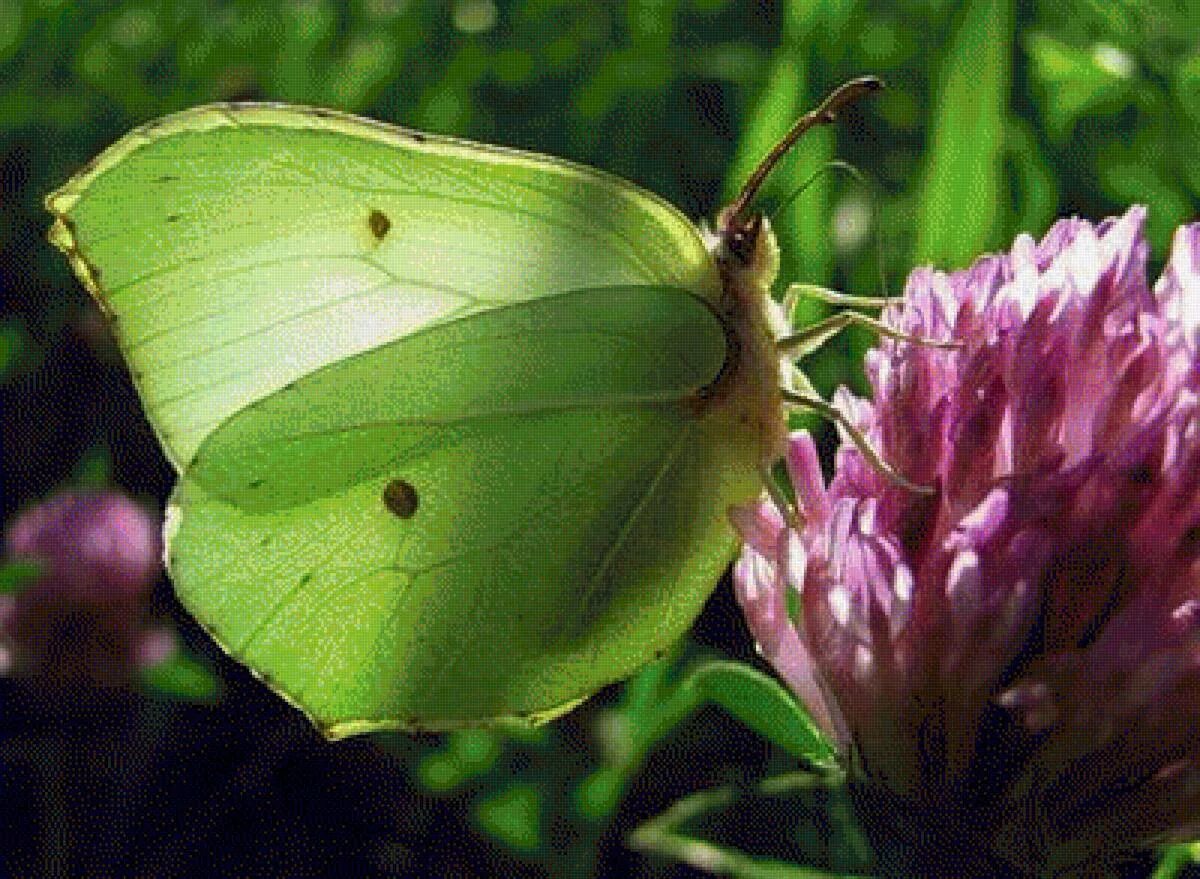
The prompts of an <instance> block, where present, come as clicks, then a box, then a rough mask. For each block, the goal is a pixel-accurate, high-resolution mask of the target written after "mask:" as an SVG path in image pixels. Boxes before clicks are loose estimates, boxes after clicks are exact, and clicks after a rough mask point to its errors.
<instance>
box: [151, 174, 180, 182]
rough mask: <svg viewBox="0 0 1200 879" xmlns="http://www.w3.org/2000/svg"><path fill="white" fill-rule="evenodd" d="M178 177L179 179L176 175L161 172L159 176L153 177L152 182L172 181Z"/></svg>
mask: <svg viewBox="0 0 1200 879" xmlns="http://www.w3.org/2000/svg"><path fill="white" fill-rule="evenodd" d="M178 179H179V177H178V175H175V174H163V175H162V176H161V177H156V178H154V182H155V183H174V182H175V181H176V180H178Z"/></svg>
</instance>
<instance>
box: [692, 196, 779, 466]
mask: <svg viewBox="0 0 1200 879" xmlns="http://www.w3.org/2000/svg"><path fill="white" fill-rule="evenodd" d="M704 237H705V244H706V245H707V247H708V250H709V253H710V254H711V255H712V258H713V261H714V262H715V263H716V265H717V269H718V271H719V272H720V276H721V287H722V296H721V302H720V306H719V310H720V312H721V319H722V321H723V322H724V324H725V330H726V333H727V335H728V338H729V351H730V353H729V359H728V362H727V364H726V368H725V370H724V371H723V372H722V374H721V378H720V379H719V380H718V382H717V383H716V384H715V385H714V386H713V387H712V389H711V394H710V395H709V396H708V405H710V406H714V407H721V408H725V407H728V408H729V409H730V410H731V411H732V413H733V415H734V416H735V417H736V418H737V419H738V421H739V422H740V423H742V424H747V425H750V426H751V428H752V429H753V430H754V431H755V432H757V433H758V435H759V437H760V440H761V444H762V453H763V460H765V461H774V460H776V459H778V458H779V457H780V456H781V455H782V454H783V450H784V448H785V446H786V442H787V416H786V415H785V412H784V408H783V400H782V397H781V395H780V387H781V386H786V385H787V384H788V382H789V377H790V375H791V371H792V365H791V363H790V362H789V361H788V360H787V358H781V357H780V355H779V352H778V351H777V349H776V346H775V340H776V339H778V338H780V337H781V336H784V335H786V334H787V333H788V331H789V324H788V321H787V317H786V315H784V313H783V309H782V308H781V307H780V306H779V304H778V303H777V302H776V301H775V300H774V299H773V298H772V297H771V285H772V284H773V283H774V281H775V277H776V275H777V274H778V273H779V245H778V244H777V243H776V241H775V234H774V233H773V232H772V231H771V226H770V223H769V222H768V221H767V219H766V218H765V217H763V216H761V215H755V216H753V217H751V218H750V219H748V220H747V221H746V222H744V223H741V224H739V225H738V226H737V228H731V227H730V226H729V225H728V223H727V220H726V218H725V217H721V218H719V219H718V227H717V230H716V231H715V232H706V233H705V236H704Z"/></svg>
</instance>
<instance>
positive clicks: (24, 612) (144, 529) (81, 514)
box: [0, 492, 173, 685]
mask: <svg viewBox="0 0 1200 879" xmlns="http://www.w3.org/2000/svg"><path fill="white" fill-rule="evenodd" d="M8 553H9V556H10V557H12V558H14V559H26V560H33V561H37V562H40V563H41V564H42V566H43V571H42V573H41V576H39V577H38V579H37V580H36V581H35V582H34V583H32V584H31V585H29V586H28V587H26V588H25V589H23V590H22V591H21V592H19V593H18V594H16V595H6V596H0V659H3V665H4V666H7V667H9V668H11V670H12V671H14V672H16V673H18V674H22V675H37V676H38V677H39V679H41V680H43V681H48V682H53V683H56V684H66V683H77V682H86V683H91V684H102V685H113V684H120V683H124V682H125V681H127V680H128V679H129V677H130V675H131V674H132V673H133V672H134V671H135V670H136V669H137V668H138V667H139V666H142V665H147V664H150V663H152V662H154V661H155V660H159V659H162V658H163V657H164V655H166V654H169V653H170V652H171V650H170V649H168V647H167V645H166V642H165V640H164V638H169V639H171V641H172V643H173V635H169V633H167V632H166V630H160V629H151V628H148V626H147V613H148V610H149V602H150V597H151V592H152V590H153V587H154V583H155V581H156V580H157V579H158V575H159V572H160V570H161V560H160V559H161V549H160V542H159V523H158V522H157V521H155V519H154V518H153V517H152V516H150V515H149V514H148V513H147V512H146V511H145V510H143V509H142V508H141V507H140V506H138V505H137V504H135V503H134V502H133V501H131V500H129V499H128V498H127V497H125V496H124V495H122V494H119V493H116V492H100V493H79V494H76V493H68V494H62V495H59V496H57V497H55V498H52V499H51V500H49V501H46V502H45V503H43V504H40V505H38V506H35V507H33V508H31V509H29V510H26V511H25V512H24V513H23V514H22V515H21V516H19V517H18V518H17V520H16V521H15V522H14V523H13V525H12V528H11V529H10V530H9V533H8Z"/></svg>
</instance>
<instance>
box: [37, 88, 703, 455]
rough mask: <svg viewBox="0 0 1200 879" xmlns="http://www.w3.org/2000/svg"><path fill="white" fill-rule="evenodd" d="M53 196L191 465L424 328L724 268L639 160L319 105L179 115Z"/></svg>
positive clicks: (83, 265)
mask: <svg viewBox="0 0 1200 879" xmlns="http://www.w3.org/2000/svg"><path fill="white" fill-rule="evenodd" d="M46 203H47V207H48V208H49V210H50V211H51V212H52V213H53V214H54V215H55V217H56V221H55V224H54V226H53V228H52V230H51V240H52V241H53V242H54V243H55V244H56V245H57V246H58V247H60V248H61V249H63V250H64V251H65V252H66V253H67V254H68V256H69V257H70V259H71V261H72V264H73V265H74V267H75V269H76V272H77V274H78V275H79V276H80V278H81V279H82V280H83V281H84V283H85V284H86V286H87V287H88V289H89V290H90V292H91V293H92V294H93V296H94V297H95V298H96V300H97V301H98V302H99V303H100V306H101V307H102V308H103V309H104V311H105V313H106V314H107V315H108V316H109V318H110V320H111V323H112V326H113V329H114V332H115V333H116V336H117V339H118V342H119V344H120V346H121V349H122V351H123V353H124V355H125V358H126V360H127V362H128V363H129V367H130V372H131V374H132V376H133V379H134V382H135V383H136V384H137V386H138V389H139V391H140V393H141V397H142V400H143V403H144V404H145V408H146V412H147V414H148V416H149V418H150V420H151V422H152V423H153V425H154V427H155V428H156V430H157V431H158V435H159V438H160V439H161V440H162V443H163V446H164V448H165V449H166V451H167V454H168V457H170V458H171V460H172V461H173V462H174V463H175V464H176V466H177V468H178V469H181V470H182V469H183V468H185V467H186V465H187V463H188V462H189V461H190V460H191V456H192V455H193V454H194V453H195V450H196V449H197V448H198V447H199V445H200V442H201V441H202V440H203V439H204V437H205V436H207V435H208V433H210V432H211V431H212V430H213V429H214V428H215V427H216V426H217V425H219V424H220V423H221V422H222V421H223V420H225V419H226V418H228V417H229V416H230V415H232V414H233V413H234V412H237V411H238V410H239V409H241V408H243V407H244V406H246V405H248V404H249V403H252V402H254V401H255V400H257V399H260V398H262V397H264V396H266V395H267V394H269V393H271V392H273V391H276V390H278V389H279V388H281V387H283V386H284V385H286V384H287V383H288V382H289V381H292V380H293V379H296V378H298V377H300V376H302V375H305V374H307V373H309V372H312V371H313V370H314V369H317V368H319V367H321V366H324V365H325V364H327V363H331V362H334V361H336V360H338V359H340V358H342V357H345V356H348V355H351V354H356V353H358V352H360V351H365V350H369V349H370V348H373V347H375V346H377V345H380V344H383V343H385V342H388V341H390V340H392V339H397V338H400V337H402V336H405V335H408V334H410V333H413V332H416V331H417V330H420V329H421V328H423V327H427V326H431V325H434V324H437V323H439V322H443V321H447V320H453V319H455V318H459V317H464V316H466V315H469V314H477V313H480V312H483V311H487V310H490V309H492V308H497V307H502V306H504V305H508V304H511V303H513V302H517V301H522V300H529V299H536V298H538V297H541V296H545V295H548V294H553V293H560V292H563V291H565V290H574V289H582V288H587V287H602V286H607V285H618V284H650V285H654V284H663V285H668V286H675V287H680V288H682V289H685V290H689V291H693V292H696V293H698V294H699V295H701V296H714V295H715V291H716V290H717V286H716V285H717V284H718V281H717V279H716V275H715V270H714V268H713V266H712V262H711V260H710V259H709V258H708V255H707V253H706V252H705V250H704V246H703V244H702V243H701V241H700V239H699V237H698V236H697V233H696V230H695V229H694V228H693V227H692V226H691V224H690V223H689V222H688V221H687V219H686V218H685V217H683V216H682V215H680V214H679V213H678V212H677V211H676V210H675V209H674V208H673V207H671V206H670V205H669V204H667V203H665V202H663V201H662V200H660V199H658V198H656V197H654V196H652V195H650V194H648V193H646V192H644V191H643V190H640V189H638V188H637V187H634V186H632V185H631V184H628V183H626V182H624V181H622V180H620V179H619V178H615V177H612V176H610V175H606V174H603V173H600V172H598V171H594V170H591V169H588V168H584V167H581V166H577V165H573V164H570V163H567V162H562V161H557V160H554V159H550V158H546V157H542V156H534V155H530V154H526V153H520V152H516V151H511V150H504V149H501V148H498V147H489V146H484V145H481V144H471V143H465V142H461V141H456V140H451V139H447V138H436V137H432V136H429V135H425V134H421V133H419V132H412V131H406V130H403V129H399V128H395V127H392V126H388V125H384V124H382V123H377V122H371V121H369V120H365V119H358V118H355V117H351V116H346V115H342V114H337V113H332V112H329V111H324V110H316V109H306V108H296V107H286V106H276V105H228V106H226V105H213V106H208V107H200V108H197V109H194V110H188V111H185V112H183V113H180V114H177V115H175V116H170V117H167V118H165V119H163V120H160V121H158V122H154V123H151V124H150V125H148V126H143V127H142V128H140V129H137V130H135V131H133V132H132V133H130V134H129V135H126V136H125V137H124V138H122V139H121V140H120V141H119V142H117V143H116V144H115V145H113V146H112V147H110V148H109V149H108V150H106V151H105V152H104V153H102V154H101V155H100V156H99V157H98V158H97V159H96V160H94V161H93V162H92V163H91V164H90V165H89V166H88V167H87V168H85V169H84V170H83V171H82V172H81V173H79V174H78V175H76V176H75V177H74V178H73V179H72V180H71V181H69V182H68V183H67V184H66V185H65V186H64V187H62V188H61V189H60V190H58V191H57V192H55V193H52V194H51V195H50V196H49V197H48V198H47V202H46Z"/></svg>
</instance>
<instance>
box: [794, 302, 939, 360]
mask: <svg viewBox="0 0 1200 879" xmlns="http://www.w3.org/2000/svg"><path fill="white" fill-rule="evenodd" d="M849 326H860V327H866V328H867V329H870V330H874V331H875V332H877V333H879V335H881V336H887V337H888V338H891V339H898V340H899V341H902V342H911V343H913V344H914V345H925V346H927V347H930V348H945V349H952V348H959V347H962V345H961V343H959V342H943V341H939V340H936V339H929V338H926V337H924V336H914V335H912V334H911V333H905V332H903V331H901V330H897V329H894V328H893V327H889V326H888V325H887V324H885V323H884V322H883V321H880V320H877V319H875V318H873V317H868V316H867V315H865V314H859V313H858V312H857V311H839V312H838V313H837V314H834V315H830V316H829V317H827V318H824V319H822V320H819V321H817V322H816V323H813V324H810V325H809V326H806V327H804V328H803V329H800V330H797V331H796V332H794V333H789V334H788V335H786V336H784V337H782V338H780V339H777V340H776V342H775V347H776V349H777V350H779V351H782V352H786V353H788V354H793V355H795V356H796V357H804V356H805V355H808V354H812V353H813V352H814V351H816V350H817V349H819V348H820V347H821V346H822V345H824V344H825V343H826V342H828V341H829V340H830V339H832V338H833V337H834V336H836V335H837V334H838V333H840V332H841V331H842V330H844V329H845V328H846V327H849Z"/></svg>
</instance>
